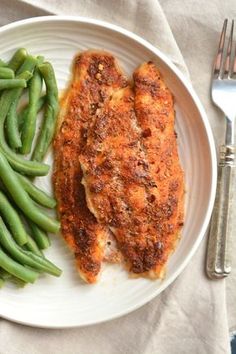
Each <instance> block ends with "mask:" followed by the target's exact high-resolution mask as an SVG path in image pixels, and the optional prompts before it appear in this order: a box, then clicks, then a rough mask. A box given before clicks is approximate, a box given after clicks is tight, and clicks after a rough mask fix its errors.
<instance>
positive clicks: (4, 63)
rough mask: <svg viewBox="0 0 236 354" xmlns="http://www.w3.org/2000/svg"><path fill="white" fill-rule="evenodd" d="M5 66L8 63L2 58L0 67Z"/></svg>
mask: <svg viewBox="0 0 236 354" xmlns="http://www.w3.org/2000/svg"><path fill="white" fill-rule="evenodd" d="M4 66H7V63H6V62H5V61H4V60H2V59H0V67H4Z"/></svg>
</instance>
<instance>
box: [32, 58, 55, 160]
mask: <svg viewBox="0 0 236 354" xmlns="http://www.w3.org/2000/svg"><path fill="white" fill-rule="evenodd" d="M39 70H40V72H41V74H42V76H43V79H44V81H45V85H46V95H47V101H46V107H45V113H44V120H43V125H42V129H41V132H40V135H39V137H38V140H37V143H36V146H35V149H34V152H33V154H32V160H35V161H42V160H43V158H44V156H45V154H46V152H47V150H48V147H49V146H50V144H51V141H52V139H53V136H54V132H55V127H56V118H57V113H58V108H59V104H58V89H57V83H56V78H55V73H54V70H53V67H52V65H51V64H50V63H44V64H42V65H39Z"/></svg>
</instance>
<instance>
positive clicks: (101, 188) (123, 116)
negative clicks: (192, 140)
mask: <svg viewBox="0 0 236 354" xmlns="http://www.w3.org/2000/svg"><path fill="white" fill-rule="evenodd" d="M136 74H138V71H137V72H136ZM147 78H148V77H147ZM155 80H156V78H154V81H155ZM147 91H148V90H147ZM148 92H149V91H148ZM144 93H145V92H143V94H144ZM148 94H149V93H148ZM137 95H140V96H141V95H142V94H141V91H138V92H137ZM170 97H171V96H170ZM171 99H172V98H171ZM137 100H138V96H137ZM156 100H159V99H158V97H157V96H156V97H155V98H153V102H152V103H153V104H155V105H156V104H157V103H156ZM134 101H136V97H134V92H133V90H132V88H130V87H126V88H124V89H121V90H117V91H116V92H115V93H114V94H113V95H112V97H111V99H110V100H109V101H108V102H107V103H106V104H105V105H104V106H103V108H102V110H101V112H100V113H99V114H98V115H96V117H94V119H93V121H92V123H91V124H90V126H89V130H88V137H87V143H86V145H85V147H84V149H83V152H82V153H81V154H80V157H79V159H80V163H81V167H82V169H83V173H84V179H83V184H84V185H85V189H86V198H87V203H88V207H89V208H90V210H91V211H92V213H93V214H94V215H95V216H96V218H97V219H98V220H99V222H100V223H101V224H103V225H108V226H109V228H110V229H111V230H112V232H113V233H114V235H115V237H116V239H117V241H118V245H119V248H120V249H121V252H122V254H123V256H124V259H125V260H126V262H127V266H128V269H129V270H130V272H132V273H133V274H136V275H142V276H148V277H151V278H156V277H162V276H163V274H164V268H165V265H166V262H167V259H168V255H169V253H170V250H172V249H173V248H174V243H175V242H176V240H175V238H176V235H177V232H176V224H173V220H172V219H173V215H175V214H176V213H177V212H176V210H177V208H178V200H177V198H176V195H175V194H173V193H174V190H175V189H178V191H180V190H181V186H180V187H179V186H177V185H176V183H174V180H173V178H172V177H171V178H170V177H169V176H166V177H165V180H162V182H161V181H159V180H158V183H159V184H162V183H164V184H165V185H167V188H168V190H169V191H170V193H167V192H166V188H164V187H162V186H159V185H158V186H157V177H156V176H157V174H158V172H157V168H156V169H155V170H154V168H152V167H151V164H152V162H153V161H152V160H151V158H150V156H151V155H152V156H153V154H154V153H158V154H160V158H159V162H160V161H161V162H162V160H163V159H164V160H165V162H164V161H163V164H164V165H168V166H169V165H170V164H171V163H172V162H173V161H172V159H171V158H170V155H169V154H168V153H167V151H172V147H170V146H167V145H165V146H164V145H163V146H162V147H161V149H160V148H159V149H158V150H156V152H154V150H152V151H151V152H150V153H149V152H147V148H148V147H147V146H146V144H145V141H144V137H145V138H146V137H147V136H148V135H150V134H149V131H146V129H150V131H152V129H153V126H155V125H156V122H153V121H152V119H154V116H152V119H150V121H149V126H148V127H147V128H146V127H145V128H144V127H143V126H142V125H141V124H140V125H139V121H140V120H139V119H137V117H136V115H135V111H134V108H135V105H134ZM137 102H138V101H137ZM171 102H172V101H171ZM160 105H163V102H161V103H160ZM150 109H151V108H150ZM167 110H169V111H171V112H172V113H173V102H172V103H171V105H170V106H168V108H167ZM136 111H137V113H138V114H139V107H136ZM172 113H171V114H172ZM171 114H170V116H171ZM171 117H172V116H171ZM158 119H159V118H158V117H157V120H158ZM140 123H141V121H140ZM169 127H170V129H169V131H168V135H169V136H170V135H171V134H172V135H173V136H174V140H173V139H171V140H170V141H169V142H171V143H172V144H174V146H176V138H175V135H174V119H172V120H171V122H170V124H169ZM171 131H172V133H171V134H170V132H171ZM162 134H164V135H165V134H167V132H166V133H162ZM163 141H165V144H167V143H168V140H167V139H164V140H163ZM173 151H175V150H173ZM164 157H165V158H164ZM173 158H176V159H177V163H175V162H174V163H175V165H176V166H177V165H178V164H179V160H178V155H176V156H173ZM159 168H162V165H160V166H159ZM165 171H169V168H168V169H167V168H166V167H165ZM171 171H172V170H171ZM176 171H178V169H177V167H176ZM179 171H180V172H181V173H182V170H181V168H180V169H179ZM172 190H173V193H172ZM172 194H173V195H172ZM181 198H182V194H181ZM181 198H180V199H181ZM181 202H182V200H181ZM179 209H181V208H179ZM178 215H180V212H179V211H178ZM178 231H179V227H178ZM174 235H175V237H174Z"/></svg>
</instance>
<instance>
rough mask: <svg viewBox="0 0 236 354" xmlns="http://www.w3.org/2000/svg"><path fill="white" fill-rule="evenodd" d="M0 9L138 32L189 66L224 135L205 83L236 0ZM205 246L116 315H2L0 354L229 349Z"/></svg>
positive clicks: (5, 16)
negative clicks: (150, 295) (77, 318)
mask: <svg viewBox="0 0 236 354" xmlns="http://www.w3.org/2000/svg"><path fill="white" fill-rule="evenodd" d="M0 10H1V11H0V25H4V24H7V23H10V22H12V21H16V20H19V19H23V18H28V17H33V16H43V15H50V14H57V15H79V16H86V17H92V18H97V19H101V20H105V21H108V22H111V23H115V24H117V25H120V26H122V27H124V28H126V29H128V30H131V31H133V32H135V33H136V34H138V35H140V36H142V37H143V38H145V39H147V40H148V41H149V42H151V43H152V44H153V45H155V46H156V47H158V48H159V49H160V50H162V51H163V52H164V53H165V54H167V55H168V57H169V58H170V59H171V60H172V61H173V62H174V63H175V64H176V65H177V66H178V67H179V68H180V70H182V72H183V73H184V74H185V75H187V76H188V75H189V74H188V73H190V77H191V81H192V83H193V86H194V87H195V89H196V90H197V93H198V94H199V96H200V99H201V100H202V102H203V104H204V106H205V108H206V110H207V113H208V116H209V120H210V122H211V125H212V127H213V130H214V134H215V137H216V139H217V141H220V140H222V139H223V126H224V125H223V120H222V119H221V117H220V116H221V115H220V113H219V112H218V111H216V110H215V109H214V108H213V106H212V104H211V101H210V97H209V83H210V72H211V65H212V58H213V57H214V55H215V51H216V46H217V42H218V39H219V33H220V30H221V26H222V22H223V19H224V18H225V17H227V16H228V17H230V18H233V17H236V5H235V0H228V1H225V2H223V1H221V0H212V1H210V2H205V0H198V1H194V0H182V1H178V0H160V1H159V2H158V1H157V0H130V1H128V0H100V1H99V0H80V1H76V0H67V1H63V0H51V1H48V0H31V1H30V0H25V1H20V0H0ZM181 53H182V54H181ZM183 58H184V60H185V62H184V60H183ZM186 64H187V66H186ZM187 67H188V70H189V72H188V70H187ZM205 250H206V238H205V239H204V241H203V242H202V244H201V246H200V247H199V249H198V251H197V253H196V254H195V255H194V257H193V259H192V260H191V262H190V263H189V265H188V266H187V267H186V269H185V270H184V271H183V273H182V274H181V275H180V276H179V277H178V278H177V280H176V281H175V282H174V283H173V284H172V285H171V286H169V287H168V289H166V290H165V291H164V292H163V293H161V294H160V296H158V297H157V298H156V299H154V300H153V301H151V302H150V303H148V304H147V305H145V306H143V307H142V308H140V309H139V310H136V311H135V312H133V313H131V314H129V315H126V316H124V317H122V318H120V319H117V320H114V321H110V322H107V323H104V324H100V325H96V326H90V327H85V328H78V329H66V330H48V329H36V328H30V327H26V326H23V325H19V324H15V323H12V322H8V321H7V320H4V319H0V343H1V345H0V354H22V353H24V354H40V353H47V354H54V353H60V354H77V353H78V354H95V353H96V354H118V353H120V354H185V353H186V354H189V353H191V354H221V353H222V354H227V353H230V348H229V334H228V323H227V311H226V299H225V282H224V281H209V280H208V279H207V278H206V276H205V273H204V264H205ZM235 269H236V265H235ZM231 279H232V280H230V282H228V284H227V286H228V293H229V299H228V303H229V307H230V308H229V310H230V311H228V313H229V316H231V317H230V325H231V326H233V325H234V324H236V313H233V314H232V315H231V313H232V311H233V309H232V308H233V304H235V293H236V291H234V289H236V286H235V285H236V274H233V275H232V277H231ZM233 280H234V283H233ZM232 284H233V285H234V287H233V285H232ZM231 310H232V311H231ZM234 311H236V307H235V310H234Z"/></svg>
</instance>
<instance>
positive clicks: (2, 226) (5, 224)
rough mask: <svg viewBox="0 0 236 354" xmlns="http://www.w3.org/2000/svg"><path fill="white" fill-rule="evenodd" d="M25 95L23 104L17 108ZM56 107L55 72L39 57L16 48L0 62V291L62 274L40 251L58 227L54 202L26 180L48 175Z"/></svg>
mask: <svg viewBox="0 0 236 354" xmlns="http://www.w3.org/2000/svg"><path fill="white" fill-rule="evenodd" d="M43 83H45V87H46V93H45V92H43V87H44V85H43ZM26 95H28V102H27V103H26V104H24V105H22V101H24V100H25V97H26ZM22 106H23V107H22ZM58 107H59V105H58V90H57V83H56V78H55V74H54V70H53V67H52V65H51V64H50V63H48V62H44V57H42V56H33V55H30V54H28V52H27V50H26V49H24V48H20V49H18V50H17V51H16V52H15V53H14V55H13V56H12V58H11V59H10V60H9V61H8V62H7V61H5V60H2V59H0V288H1V287H2V286H3V285H4V283H5V282H6V281H12V282H13V283H14V284H16V285H17V286H19V287H22V286H25V284H27V283H34V282H35V281H36V279H37V278H38V277H39V275H41V274H42V273H48V274H50V275H53V276H57V277H58V276H60V274H61V270H60V269H59V268H58V267H57V266H56V265H54V264H53V263H52V262H50V261H49V260H48V259H46V258H45V256H44V254H43V252H42V250H44V249H46V248H48V247H49V246H50V244H51V241H50V239H49V236H48V232H51V233H58V231H59V229H60V224H59V222H58V221H57V220H56V219H54V218H52V217H51V216H49V214H48V213H47V209H46V208H48V209H54V208H55V206H56V200H55V199H54V198H53V197H52V196H50V195H48V194H47V193H45V192H44V191H42V190H41V189H39V188H38V187H37V186H36V185H34V183H33V180H32V179H29V177H30V176H32V177H36V176H45V175H47V174H48V172H49V166H48V165H45V164H44V163H43V162H42V161H43V159H44V157H45V155H46V154H47V151H48V149H49V147H50V144H51V142H52V139H53V136H54V131H55V125H56V119H57V113H58ZM42 110H44V114H43V121H42V126H41V129H40V130H39V134H38V136H37V134H36V125H37V119H38V113H39V112H41V111H42ZM34 141H36V144H35V143H34ZM34 145H35V147H34ZM30 154H31V156H30Z"/></svg>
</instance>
